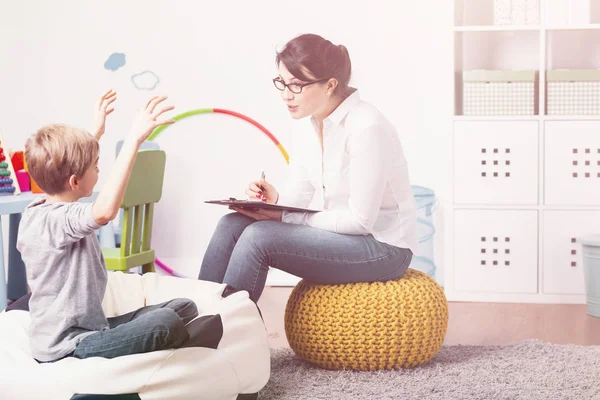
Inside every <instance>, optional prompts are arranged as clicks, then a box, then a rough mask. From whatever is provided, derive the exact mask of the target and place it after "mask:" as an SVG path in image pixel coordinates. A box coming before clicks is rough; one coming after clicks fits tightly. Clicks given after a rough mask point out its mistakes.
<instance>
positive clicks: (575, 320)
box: [258, 287, 600, 348]
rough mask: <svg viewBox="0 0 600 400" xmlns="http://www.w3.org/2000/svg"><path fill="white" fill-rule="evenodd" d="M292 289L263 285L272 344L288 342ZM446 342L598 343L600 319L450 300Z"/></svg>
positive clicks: (573, 311) (565, 308) (557, 309)
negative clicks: (287, 318) (288, 303)
mask: <svg viewBox="0 0 600 400" xmlns="http://www.w3.org/2000/svg"><path fill="white" fill-rule="evenodd" d="M291 290H292V288H289V287H266V288H265V291H264V292H263V294H262V297H261V298H260V300H259V302H258V305H259V307H260V309H261V312H262V315H263V318H264V320H265V324H266V325H267V330H268V332H269V341H270V344H271V347H273V348H277V347H284V346H288V342H287V340H286V338H285V330H284V327H283V314H284V311H285V304H286V301H287V299H288V297H289V294H290V292H291ZM449 307H450V319H449V323H448V332H447V334H446V340H445V344H447V345H454V344H470V345H502V344H513V343H519V342H521V341H523V340H525V339H534V338H535V339H541V340H544V341H546V342H551V343H556V344H567V343H572V344H578V345H586V346H587V345H600V318H596V317H592V316H589V315H587V314H586V312H585V305H583V304H576V305H573V304H506V303H454V302H453V303H450V304H449Z"/></svg>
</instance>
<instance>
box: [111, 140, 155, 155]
mask: <svg viewBox="0 0 600 400" xmlns="http://www.w3.org/2000/svg"><path fill="white" fill-rule="evenodd" d="M122 147H123V140H119V141H118V142H117V147H116V155H115V157H118V156H119V153H120V152H121V148H122ZM140 150H160V146H159V145H158V143H157V142H150V141H148V140H144V141H143V142H142V144H140Z"/></svg>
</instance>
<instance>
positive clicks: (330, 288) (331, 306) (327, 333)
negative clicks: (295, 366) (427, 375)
mask: <svg viewBox="0 0 600 400" xmlns="http://www.w3.org/2000/svg"><path fill="white" fill-rule="evenodd" d="M447 327H448V303H447V301H446V296H445V295H444V292H443V291H442V288H441V287H440V286H439V285H438V284H437V283H436V282H435V280H433V279H432V278H431V277H429V276H428V275H427V274H424V273H422V272H420V271H416V270H413V269H408V270H407V271H406V273H405V274H404V275H403V276H402V277H401V278H399V279H396V280H393V281H387V282H374V283H352V284H344V285H317V284H313V283H310V282H308V281H305V280H302V281H300V282H299V283H298V284H297V285H296V287H295V288H294V290H293V291H292V294H291V295H290V298H289V299H288V302H287V306H286V309H285V333H286V336H287V339H288V342H289V344H290V346H291V348H292V349H293V350H294V352H295V353H296V354H297V355H298V357H300V358H302V359H304V360H305V361H308V362H309V363H312V364H315V365H317V366H319V367H322V368H327V369H351V370H358V371H374V370H380V369H385V370H391V369H398V368H413V367H416V366H417V365H420V364H423V363H425V362H427V361H429V360H431V358H432V357H433V356H434V355H435V354H436V353H437V352H438V351H439V350H440V348H441V347H442V343H443V342H444V336H445V335H446V329H447Z"/></svg>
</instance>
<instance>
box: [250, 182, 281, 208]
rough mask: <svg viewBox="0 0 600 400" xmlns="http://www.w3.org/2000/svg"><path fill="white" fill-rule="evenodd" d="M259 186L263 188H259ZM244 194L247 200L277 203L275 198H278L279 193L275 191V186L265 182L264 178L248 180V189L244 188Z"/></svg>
mask: <svg viewBox="0 0 600 400" xmlns="http://www.w3.org/2000/svg"><path fill="white" fill-rule="evenodd" d="M261 187H262V188H263V189H264V190H261ZM246 196H247V197H248V200H254V201H264V202H266V203H271V204H277V200H279V193H277V190H276V189H275V186H273V185H271V184H270V183H269V182H267V181H266V180H265V178H260V181H254V182H250V184H249V185H248V189H246Z"/></svg>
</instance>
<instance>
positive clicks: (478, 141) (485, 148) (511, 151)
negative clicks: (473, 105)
mask: <svg viewBox="0 0 600 400" xmlns="http://www.w3.org/2000/svg"><path fill="white" fill-rule="evenodd" d="M538 131H539V125H538V122H537V121H456V122H455V123H454V132H455V134H454V202H455V203H456V204H465V205H466V204H521V205H522V204H526V205H535V204H538V167H539V165H538Z"/></svg>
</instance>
